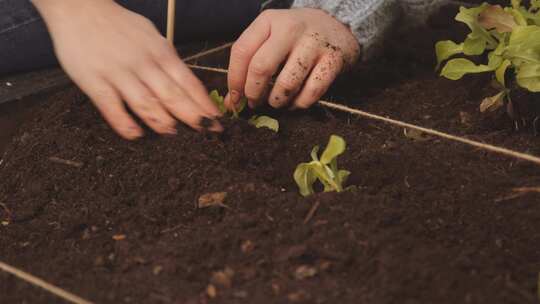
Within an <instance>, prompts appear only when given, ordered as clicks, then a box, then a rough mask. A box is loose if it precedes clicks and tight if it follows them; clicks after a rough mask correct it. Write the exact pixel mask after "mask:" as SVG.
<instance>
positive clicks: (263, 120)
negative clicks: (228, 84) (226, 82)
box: [210, 90, 279, 132]
mask: <svg viewBox="0 0 540 304" xmlns="http://www.w3.org/2000/svg"><path fill="white" fill-rule="evenodd" d="M210 99H211V100H212V101H213V102H214V104H215V105H216V106H217V108H218V109H219V111H220V112H221V114H227V113H229V110H228V109H227V107H226V106H225V101H224V100H225V98H224V97H223V96H221V95H219V92H218V91H217V90H213V91H212V92H210ZM246 104H247V99H245V98H242V99H241V100H240V106H239V107H238V108H236V110H232V111H231V112H232V117H233V118H238V117H239V113H241V112H242V111H243V110H244V109H245V108H246ZM248 123H249V124H251V125H253V126H255V127H256V128H268V129H270V130H272V131H274V132H278V131H279V122H278V121H277V120H275V119H273V118H271V117H268V116H264V115H263V116H257V115H253V116H252V117H251V118H250V119H249V121H248Z"/></svg>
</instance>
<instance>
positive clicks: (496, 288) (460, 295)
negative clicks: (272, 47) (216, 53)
mask: <svg viewBox="0 0 540 304" xmlns="http://www.w3.org/2000/svg"><path fill="white" fill-rule="evenodd" d="M449 19H450V18H438V19H435V20H436V22H432V24H431V27H430V28H423V29H418V30H416V31H412V32H409V33H408V34H407V33H404V34H399V35H396V37H395V38H394V39H392V40H391V41H390V42H389V47H388V48H387V51H386V53H385V54H383V55H382V56H381V57H380V58H377V59H376V60H373V61H371V62H370V63H364V64H361V65H359V66H358V68H357V69H355V71H353V72H352V73H351V74H349V75H348V76H347V77H344V78H343V79H341V80H340V81H339V82H338V83H337V84H336V85H335V86H334V87H333V89H332V90H331V92H329V94H328V98H330V99H334V100H338V101H341V102H343V101H346V103H347V104H348V105H351V106H354V107H358V108H362V109H365V110H367V111H370V112H373V113H378V114H383V115H388V116H391V117H394V118H397V119H400V120H404V121H407V122H413V123H417V124H420V125H423V126H426V127H432V128H436V129H439V130H443V131H446V132H450V133H452V134H458V135H462V136H466V137H468V138H472V139H475V140H480V141H485V142H489V143H492V144H496V145H499V146H503V147H508V148H512V149H515V150H519V151H526V152H528V153H531V154H535V155H540V139H539V138H538V137H535V136H533V134H532V132H530V130H526V129H524V130H522V131H520V132H516V131H514V129H513V124H512V122H511V121H510V120H509V119H508V118H507V116H506V114H505V113H496V114H493V115H491V116H487V117H486V116H483V115H480V114H479V113H478V106H479V104H480V101H481V100H482V97H483V96H485V95H486V94H487V93H489V92H490V90H491V89H490V88H489V85H488V84H489V82H490V79H489V77H488V78H486V77H467V78H465V79H464V80H462V81H458V82H452V81H448V80H445V79H441V78H439V77H438V76H437V75H436V74H435V73H434V72H433V62H434V58H433V53H432V50H433V49H432V46H433V43H434V41H436V40H438V39H441V38H456V39H457V38H460V37H461V32H462V28H461V27H454V26H452V27H450V30H448V24H449ZM445 20H446V21H445ZM419 33H421V34H419ZM201 76H203V78H204V79H205V81H206V83H207V85H208V86H209V87H211V88H213V87H219V86H221V87H223V86H224V83H225V79H224V78H223V76H222V75H212V74H204V75H201ZM43 99H44V101H45V102H43V103H40V104H39V106H37V107H36V108H35V109H33V111H32V112H33V113H32V118H31V119H29V120H27V122H26V123H25V124H24V125H23V126H22V127H20V129H19V131H18V133H17V134H16V136H14V137H13V139H12V141H11V143H10V144H9V146H8V147H7V149H6V151H5V154H4V156H3V157H2V164H1V165H0V203H2V205H0V206H2V207H0V220H1V221H3V224H2V225H0V260H2V261H4V262H7V263H9V264H11V265H14V266H17V267H20V268H21V269H24V270H26V271H28V272H31V273H32V274H34V275H37V276H39V277H42V278H44V279H45V280H47V281H48V282H51V283H54V284H56V285H58V286H61V287H63V288H65V289H67V290H69V291H71V292H73V293H75V294H77V295H80V296H82V297H84V298H87V299H90V300H92V301H95V302H96V303H380V304H390V303H411V304H412V303H440V304H445V303H452V304H453V303H482V304H484V303H519V304H523V303H538V296H537V289H538V276H539V271H540V200H539V199H540V193H538V192H534V191H530V192H515V191H514V189H515V188H519V187H538V186H540V168H539V167H537V166H535V165H532V164H530V163H526V162H521V161H517V160H514V159H509V158H505V157H500V156H497V155H493V154H488V153H485V152H483V151H480V150H476V149H471V148H469V147H466V146H463V145H461V144H456V143H449V142H446V141H442V140H439V139H434V138H433V139H428V140H413V139H410V138H408V137H406V136H404V133H403V130H402V129H399V128H395V127H391V126H388V125H384V124H381V123H378V122H374V121H370V120H365V119H362V118H358V117H353V116H349V115H345V114H341V113H336V112H331V111H328V110H325V109H323V108H320V107H314V108H312V109H311V110H309V111H305V112H287V111H284V112H279V111H270V110H267V109H265V110H263V112H265V113H266V114H269V115H271V116H273V117H276V118H278V119H279V121H280V131H279V133H277V134H275V133H272V132H270V131H268V130H266V129H255V128H253V127H251V126H249V125H247V123H246V122H245V120H237V121H229V122H227V128H226V131H225V132H224V133H223V134H221V135H215V134H203V135H201V134H197V133H195V132H193V131H191V130H188V129H187V128H184V127H180V128H179V134H178V135H177V136H174V137H161V138H160V137H158V136H155V135H152V134H149V135H148V136H146V137H145V138H144V139H142V140H139V141H136V142H126V141H123V140H121V139H120V138H119V137H118V136H116V135H115V134H114V133H113V132H112V131H111V130H110V129H109V127H108V126H107V125H106V124H105V123H104V122H103V120H102V119H101V118H100V116H99V114H98V113H97V112H96V111H95V110H94V108H93V107H92V106H91V105H90V103H89V102H88V100H87V99H86V97H84V96H83V95H82V94H81V93H80V92H78V91H77V90H76V89H70V90H65V91H62V92H60V93H57V94H55V95H52V96H49V97H48V98H45V97H44V98H43ZM269 111H270V112H269ZM331 134H338V135H341V136H342V137H344V138H345V139H346V141H347V145H348V148H347V151H346V153H345V154H344V155H343V156H342V158H340V167H341V168H344V169H347V170H350V171H351V172H352V175H351V178H350V180H349V182H348V184H349V185H356V186H357V188H356V190H354V191H347V192H344V193H340V194H338V193H321V194H317V195H313V196H311V197H308V198H303V197H301V196H300V195H299V194H298V191H297V188H296V185H295V184H294V181H293V179H292V173H293V171H294V169H295V167H296V165H297V164H298V163H300V162H303V161H308V160H309V152H310V151H311V148H312V147H313V146H314V145H317V144H319V145H325V144H326V142H327V140H328V138H329V136H330V135H331ZM59 160H60V161H59ZM61 160H67V161H68V162H65V161H63V162H62V161H61ZM214 192H226V193H227V196H226V198H225V200H224V201H223V205H221V206H213V207H208V208H198V205H197V202H198V199H199V197H201V196H202V195H204V194H208V193H214ZM310 214H311V216H310ZM0 302H1V303H56V302H60V300H58V299H57V298H55V297H53V296H51V295H50V294H48V293H46V292H44V291H41V290H39V289H37V288H34V287H31V286H29V285H28V284H26V283H24V282H22V281H21V280H19V279H16V278H14V277H12V276H10V275H7V274H5V273H0Z"/></svg>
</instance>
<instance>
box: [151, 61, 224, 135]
mask: <svg viewBox="0 0 540 304" xmlns="http://www.w3.org/2000/svg"><path fill="white" fill-rule="evenodd" d="M143 74H144V76H142V77H143V81H144V82H145V83H146V84H147V85H148V87H149V88H150V89H151V90H152V91H153V93H154V94H155V96H156V97H157V99H158V100H159V103H160V104H161V106H163V107H164V108H165V109H166V110H167V111H168V112H169V113H171V114H172V115H173V116H174V117H176V118H178V119H179V120H181V121H183V122H184V123H186V124H187V125H189V126H190V127H192V128H194V129H197V130H200V129H201V126H200V123H201V120H202V119H203V117H208V116H209V115H208V113H206V112H205V111H204V110H203V109H202V108H201V107H200V106H199V104H197V103H196V102H194V101H193V99H192V98H191V96H189V95H188V94H187V93H186V91H185V90H183V89H182V88H180V86H178V84H177V83H176V82H175V81H174V80H173V79H172V78H171V77H169V75H167V74H166V73H165V72H164V71H163V70H161V69H160V67H158V66H157V65H155V66H151V67H147V68H146V69H145V70H144V73H143ZM212 117H213V116H212ZM213 127H214V128H210V130H212V131H221V129H220V127H219V126H218V125H216V126H213Z"/></svg>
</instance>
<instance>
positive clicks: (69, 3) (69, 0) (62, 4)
mask: <svg viewBox="0 0 540 304" xmlns="http://www.w3.org/2000/svg"><path fill="white" fill-rule="evenodd" d="M30 2H32V4H33V5H34V6H35V7H36V9H37V10H38V11H39V13H40V14H41V16H42V17H43V18H44V19H45V20H46V21H47V19H49V18H54V17H55V16H62V15H64V16H66V14H69V13H72V12H75V11H80V12H82V11H85V10H87V9H91V8H96V7H99V6H101V5H102V4H111V3H114V1H113V0H92V1H73V0H31V1H30ZM68 16H69V15H68Z"/></svg>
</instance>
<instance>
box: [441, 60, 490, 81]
mask: <svg viewBox="0 0 540 304" xmlns="http://www.w3.org/2000/svg"><path fill="white" fill-rule="evenodd" d="M493 70H494V68H491V67H489V66H487V65H476V64H474V63H473V62H472V61H470V60H467V59H464V58H457V59H452V60H450V61H448V62H447V63H446V65H445V66H444V68H443V70H442V71H441V76H444V77H446V78H448V79H450V80H458V79H461V78H462V77H463V76H464V75H465V74H471V73H483V72H490V71H493Z"/></svg>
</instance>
